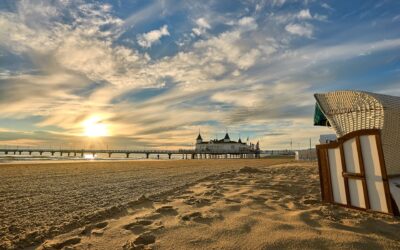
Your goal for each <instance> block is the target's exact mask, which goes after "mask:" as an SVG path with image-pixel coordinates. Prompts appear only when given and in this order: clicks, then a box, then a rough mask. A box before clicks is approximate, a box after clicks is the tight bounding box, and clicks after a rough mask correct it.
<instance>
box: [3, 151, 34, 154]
mask: <svg viewBox="0 0 400 250" xmlns="http://www.w3.org/2000/svg"><path fill="white" fill-rule="evenodd" d="M6 154H7V152H6ZM31 154H32V151H29V155H31Z"/></svg>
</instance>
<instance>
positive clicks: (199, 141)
mask: <svg viewBox="0 0 400 250" xmlns="http://www.w3.org/2000/svg"><path fill="white" fill-rule="evenodd" d="M202 142H203V138H201V135H200V132H199V135H198V136H197V139H196V143H197V144H200V143H202Z"/></svg>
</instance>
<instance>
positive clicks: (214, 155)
mask: <svg viewBox="0 0 400 250" xmlns="http://www.w3.org/2000/svg"><path fill="white" fill-rule="evenodd" d="M0 153H3V154H4V155H22V154H23V153H28V154H29V155H32V154H39V155H43V154H44V153H48V154H51V156H55V155H59V156H68V157H72V156H73V157H82V158H83V157H84V155H92V156H93V157H95V156H96V155H97V154H108V157H109V158H111V156H112V154H125V155H126V158H129V156H130V155H134V154H136V155H144V156H145V157H146V159H149V158H150V155H157V156H158V158H159V156H160V155H167V156H168V159H171V156H172V155H182V159H220V158H226V159H228V158H229V159H230V158H240V159H243V158H259V157H260V153H259V152H257V151H243V152H229V151H213V152H203V151H200V152H199V151H196V150H190V149H178V150H146V149H144V150H112V149H111V150H110V149H107V150H104V149H53V148H48V149H43V148H37V149H35V148H0Z"/></svg>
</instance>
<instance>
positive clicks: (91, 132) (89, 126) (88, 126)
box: [83, 117, 108, 137]
mask: <svg viewBox="0 0 400 250" xmlns="http://www.w3.org/2000/svg"><path fill="white" fill-rule="evenodd" d="M83 127H84V134H85V135H86V136H89V137H102V136H107V135H108V129H107V125H106V124H104V123H102V122H101V120H100V119H98V118H97V117H93V118H90V119H88V120H86V121H85V122H84V123H83Z"/></svg>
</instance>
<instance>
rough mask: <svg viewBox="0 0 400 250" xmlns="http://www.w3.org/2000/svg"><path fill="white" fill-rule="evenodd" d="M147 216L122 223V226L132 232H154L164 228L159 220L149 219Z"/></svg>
mask: <svg viewBox="0 0 400 250" xmlns="http://www.w3.org/2000/svg"><path fill="white" fill-rule="evenodd" d="M148 218H149V217H143V218H137V219H136V221H135V222H132V223H129V224H127V225H124V226H123V227H122V228H123V229H125V230H129V231H131V232H132V233H134V234H141V233H144V232H155V231H158V230H162V229H164V226H163V225H162V222H161V221H154V220H149V219H148Z"/></svg>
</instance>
